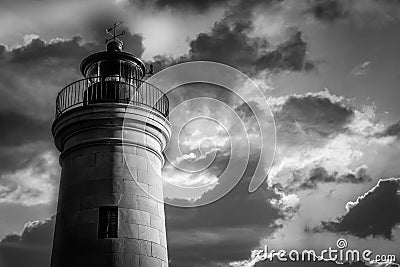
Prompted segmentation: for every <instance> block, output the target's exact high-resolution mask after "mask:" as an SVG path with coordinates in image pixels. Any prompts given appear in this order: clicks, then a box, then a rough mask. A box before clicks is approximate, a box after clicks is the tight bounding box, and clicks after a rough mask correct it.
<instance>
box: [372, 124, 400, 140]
mask: <svg viewBox="0 0 400 267" xmlns="http://www.w3.org/2000/svg"><path fill="white" fill-rule="evenodd" d="M377 136H378V137H384V136H396V137H397V138H399V137H400V121H399V122H397V123H394V124H391V125H389V126H388V127H386V129H385V130H384V131H383V132H381V133H378V134H377Z"/></svg>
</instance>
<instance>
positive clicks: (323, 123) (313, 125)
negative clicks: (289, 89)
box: [274, 93, 354, 137]
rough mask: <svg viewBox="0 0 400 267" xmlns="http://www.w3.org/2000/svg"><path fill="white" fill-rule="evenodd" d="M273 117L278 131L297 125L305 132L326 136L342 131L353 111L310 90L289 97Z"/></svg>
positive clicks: (282, 131)
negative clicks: (304, 93)
mask: <svg viewBox="0 0 400 267" xmlns="http://www.w3.org/2000/svg"><path fill="white" fill-rule="evenodd" d="M274 116H275V122H276V125H277V130H278V131H279V132H281V133H290V132H292V131H293V130H292V129H294V128H296V127H294V126H296V125H297V126H298V127H300V128H301V130H302V131H303V132H305V133H316V134H318V135H320V136H322V137H327V136H329V135H331V134H337V133H340V132H343V131H345V130H346V128H347V125H348V123H349V122H350V121H351V119H352V118H353V116H354V110H352V109H351V108H349V107H346V106H345V105H343V104H342V103H340V102H338V101H336V100H334V99H332V98H330V97H328V96H327V95H325V94H311V93H309V94H306V95H292V96H289V97H288V98H287V99H286V100H285V101H284V102H283V103H282V104H281V105H280V107H279V108H278V110H277V111H275V112H274ZM296 130H297V129H296Z"/></svg>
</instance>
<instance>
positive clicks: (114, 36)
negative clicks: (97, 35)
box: [106, 21, 125, 43]
mask: <svg viewBox="0 0 400 267" xmlns="http://www.w3.org/2000/svg"><path fill="white" fill-rule="evenodd" d="M121 24H122V21H120V22H114V25H113V26H112V27H110V28H108V29H107V30H106V32H107V33H108V34H109V35H111V36H112V37H111V38H108V39H106V43H108V42H109V41H111V40H114V41H115V40H118V41H119V42H121V43H122V40H120V39H118V38H117V37H119V36H122V35H124V34H125V31H122V32H121V33H119V34H117V33H116V28H117V27H118V26H119V25H121Z"/></svg>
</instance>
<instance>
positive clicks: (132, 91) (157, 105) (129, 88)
mask: <svg viewBox="0 0 400 267" xmlns="http://www.w3.org/2000/svg"><path fill="white" fill-rule="evenodd" d="M113 79H116V80H113ZM99 102H101V103H126V104H131V105H136V106H145V107H148V108H151V109H154V110H156V111H158V112H160V113H161V114H162V115H164V116H165V117H168V113H169V100H168V98H167V96H166V95H165V94H164V93H163V92H162V91H161V90H160V89H158V88H157V87H156V86H154V85H152V84H150V83H147V82H146V81H143V80H139V79H135V78H132V77H123V76H119V75H116V76H96V77H88V78H83V79H80V80H77V81H74V82H72V83H70V84H68V85H67V86H65V87H64V88H63V89H61V90H60V92H58V94H57V98H56V117H58V116H60V115H61V114H63V113H64V112H65V111H67V110H70V109H73V108H75V107H77V106H85V105H91V104H95V103H99Z"/></svg>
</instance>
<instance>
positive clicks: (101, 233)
mask: <svg viewBox="0 0 400 267" xmlns="http://www.w3.org/2000/svg"><path fill="white" fill-rule="evenodd" d="M117 233H118V207H117V206H104V207H99V225H98V238H99V239H101V238H117V237H118V236H117Z"/></svg>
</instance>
